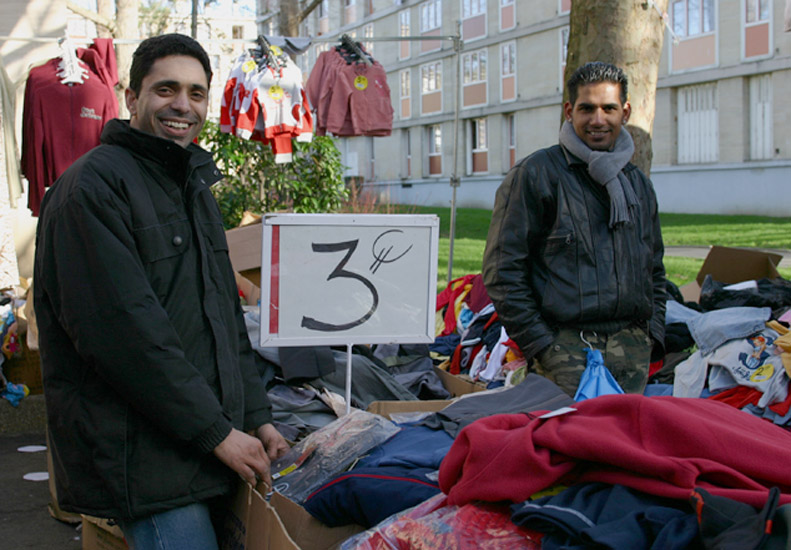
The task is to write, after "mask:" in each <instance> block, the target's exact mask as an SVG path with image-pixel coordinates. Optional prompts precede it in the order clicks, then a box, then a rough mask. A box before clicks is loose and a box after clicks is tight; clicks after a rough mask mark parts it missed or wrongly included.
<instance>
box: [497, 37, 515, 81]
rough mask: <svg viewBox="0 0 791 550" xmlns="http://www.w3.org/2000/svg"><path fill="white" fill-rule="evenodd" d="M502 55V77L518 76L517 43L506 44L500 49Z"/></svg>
mask: <svg viewBox="0 0 791 550" xmlns="http://www.w3.org/2000/svg"><path fill="white" fill-rule="evenodd" d="M500 51H501V53H502V71H503V72H502V76H504V77H505V76H511V75H514V74H516V43H515V42H506V43H505V44H503V45H502V46H501V47H500Z"/></svg>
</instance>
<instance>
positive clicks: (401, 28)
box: [398, 10, 411, 59]
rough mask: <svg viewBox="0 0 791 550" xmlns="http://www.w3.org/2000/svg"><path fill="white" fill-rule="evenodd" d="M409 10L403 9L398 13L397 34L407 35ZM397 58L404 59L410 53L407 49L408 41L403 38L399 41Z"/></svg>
mask: <svg viewBox="0 0 791 550" xmlns="http://www.w3.org/2000/svg"><path fill="white" fill-rule="evenodd" d="M409 32H410V31H409V10H404V11H402V12H399V13H398V35H399V36H409ZM399 45H400V46H399V51H398V58H399V59H406V58H408V57H409V54H410V53H411V52H410V50H409V41H408V40H404V41H403V42H399Z"/></svg>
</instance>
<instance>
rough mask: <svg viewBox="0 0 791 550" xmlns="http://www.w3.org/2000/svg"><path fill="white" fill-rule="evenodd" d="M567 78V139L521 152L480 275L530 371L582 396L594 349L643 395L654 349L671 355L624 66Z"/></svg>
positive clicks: (654, 229) (649, 193) (503, 188)
mask: <svg viewBox="0 0 791 550" xmlns="http://www.w3.org/2000/svg"><path fill="white" fill-rule="evenodd" d="M567 86H568V91H569V101H568V102H567V103H566V104H565V105H564V113H565V116H566V121H565V122H564V123H563V125H562V127H561V130H560V138H559V144H558V145H554V146H552V147H548V148H546V149H540V150H538V151H536V152H535V153H533V154H532V155H530V156H528V157H526V158H524V159H522V160H521V161H520V162H518V163H517V164H516V166H514V168H512V169H511V171H510V172H509V173H508V175H507V176H506V178H505V180H504V181H503V183H502V184H501V185H500V187H499V189H498V190H497V195H496V198H495V205H494V212H493V215H492V223H491V226H490V227H489V235H488V238H487V241H486V251H485V253H484V258H483V280H484V284H485V286H486V290H487V292H488V294H489V296H490V297H491V299H492V302H493V303H494V306H495V309H496V311H497V313H498V315H499V318H500V320H501V321H502V323H503V325H504V326H505V329H506V331H507V332H508V335H509V336H510V337H511V339H512V340H513V341H514V342H516V343H517V345H519V347H520V349H521V350H522V352H523V353H524V355H525V358H526V359H528V361H529V362H530V363H532V366H531V369H532V370H534V371H535V372H538V373H539V374H542V375H544V376H546V377H547V378H549V379H551V380H553V381H554V382H555V383H556V384H558V386H560V387H561V388H562V389H563V390H564V391H565V392H567V393H568V394H569V395H571V396H574V395H575V393H576V391H577V387H578V385H579V381H580V377H581V376H582V373H583V371H584V370H585V366H586V357H587V352H586V348H594V349H597V350H599V351H601V353H602V356H603V358H604V364H605V365H606V366H607V367H608V368H609V370H610V372H611V373H612V374H613V376H614V377H615V380H616V381H617V382H618V384H619V385H620V386H621V388H622V389H623V390H624V391H625V392H627V393H642V391H643V390H644V388H645V385H646V382H647V380H648V369H649V363H650V361H651V358H652V352H653V355H654V357H655V358H660V357H662V356H663V354H664V320H665V299H666V291H665V269H664V265H663V263H662V256H663V253H664V247H663V245H662V234H661V231H660V227H659V215H658V210H657V202H656V195H655V193H654V189H653V185H652V184H651V181H650V180H649V179H648V178H647V177H646V176H645V175H644V174H643V173H642V172H641V171H640V170H639V169H638V168H637V167H636V166H634V165H633V164H631V163H630V162H629V160H630V159H631V157H632V155H633V153H634V143H633V141H632V138H631V136H630V135H629V132H628V131H627V130H626V128H625V127H624V125H625V124H626V122H627V121H628V120H629V115H630V113H631V106H630V105H629V102H628V101H627V79H626V75H625V74H624V72H623V71H622V70H621V69H619V68H618V67H616V66H614V65H611V64H608V63H602V62H593V63H587V64H585V65H583V66H582V67H580V68H579V69H577V70H576V71H575V72H574V74H573V75H572V77H571V78H570V79H569V81H568V83H567ZM531 360H532V361H531Z"/></svg>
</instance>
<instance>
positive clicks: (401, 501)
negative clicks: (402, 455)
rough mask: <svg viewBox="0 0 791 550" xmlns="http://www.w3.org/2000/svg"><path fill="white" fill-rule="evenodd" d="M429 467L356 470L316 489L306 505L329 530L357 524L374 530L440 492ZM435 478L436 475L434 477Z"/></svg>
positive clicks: (306, 501) (336, 477) (434, 472)
mask: <svg viewBox="0 0 791 550" xmlns="http://www.w3.org/2000/svg"><path fill="white" fill-rule="evenodd" d="M429 474H435V475H436V471H435V470H429V469H427V468H417V469H415V468H404V467H398V466H392V467H386V468H355V469H354V470H350V471H348V472H344V473H342V474H339V475H337V476H335V477H334V478H333V479H331V480H329V481H328V482H327V483H325V484H324V485H322V486H321V487H319V488H318V489H316V490H315V491H314V492H313V493H312V494H311V495H310V496H308V498H307V499H306V500H305V502H304V504H303V506H304V507H305V510H307V511H308V512H309V513H310V514H311V515H312V516H313V517H315V518H316V519H318V520H319V521H320V522H322V523H323V524H325V525H328V526H329V527H338V526H341V525H349V524H353V523H356V524H358V525H362V526H363V527H373V526H374V525H376V524H377V523H379V522H381V521H382V520H384V519H387V518H388V517H390V516H391V515H393V514H396V513H398V512H401V511H403V510H406V509H407V508H411V507H412V506H416V505H418V504H420V503H421V502H423V501H424V500H427V499H429V498H431V497H433V496H434V495H436V494H438V493H439V492H440V490H439V485H438V484H437V482H436V481H434V480H432V479H429V477H428V475H429ZM432 477H435V476H432Z"/></svg>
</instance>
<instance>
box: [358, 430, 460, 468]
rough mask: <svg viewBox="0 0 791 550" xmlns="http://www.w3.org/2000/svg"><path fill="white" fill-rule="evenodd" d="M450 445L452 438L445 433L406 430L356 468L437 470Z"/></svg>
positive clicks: (372, 450) (373, 451)
mask: <svg viewBox="0 0 791 550" xmlns="http://www.w3.org/2000/svg"><path fill="white" fill-rule="evenodd" d="M451 445H453V438H452V437H451V436H450V435H448V433H447V432H446V431H444V430H433V429H431V428H427V427H425V426H404V427H403V428H401V431H400V432H398V433H397V434H395V435H394V436H393V437H391V438H390V439H388V440H387V441H385V442H384V443H381V444H379V445H377V446H376V447H374V448H373V449H371V450H370V451H369V452H368V454H367V455H365V456H364V457H362V458H361V459H360V460H359V461H358V462H357V468H373V467H382V466H404V467H408V468H429V469H432V470H438V469H439V465H440V463H441V462H442V459H443V458H445V455H446V454H448V450H450V446H451Z"/></svg>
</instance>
